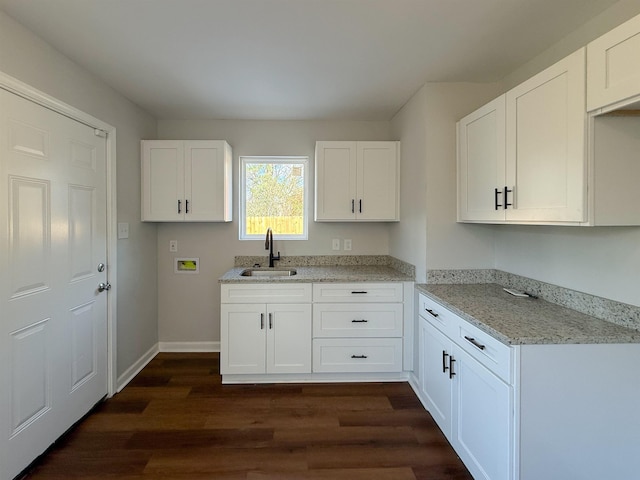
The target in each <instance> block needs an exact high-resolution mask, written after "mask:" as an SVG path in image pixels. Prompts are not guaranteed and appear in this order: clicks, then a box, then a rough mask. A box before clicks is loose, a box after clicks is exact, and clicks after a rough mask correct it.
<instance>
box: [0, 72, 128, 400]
mask: <svg viewBox="0 0 640 480" xmlns="http://www.w3.org/2000/svg"><path fill="white" fill-rule="evenodd" d="M0 88H2V89H4V90H6V91H8V92H11V93H13V94H15V95H18V96H20V97H22V98H25V99H26V100H29V101H31V102H33V103H36V104H38V105H41V106H43V107H45V108H48V109H49V110H52V111H54V112H56V113H59V114H60V115H64V116H65V117H68V118H70V119H72V120H75V121H77V122H80V123H83V124H85V125H87V126H88V127H91V128H94V129H97V130H101V131H103V132H104V133H105V134H106V167H107V171H106V177H107V178H106V180H107V266H108V269H107V281H108V282H109V283H111V290H110V291H109V294H108V295H107V395H108V396H109V397H111V396H113V395H114V394H115V393H116V392H117V373H118V372H117V358H116V352H117V348H116V339H117V332H116V327H117V308H116V307H117V298H118V294H117V293H118V282H117V278H118V276H117V273H118V270H117V269H118V262H117V260H118V243H117V235H116V233H117V231H118V230H117V203H116V128H115V127H114V126H112V125H109V124H108V123H106V122H103V121H102V120H99V119H97V118H95V117H93V116H92V115H89V114H88V113H85V112H83V111H81V110H78V109H77V108H75V107H72V106H71V105H68V104H66V103H64V102H61V101H60V100H58V99H56V98H54V97H52V96H50V95H47V94H46V93H44V92H42V91H40V90H38V89H36V88H33V87H32V86H30V85H28V84H26V83H24V82H22V81H20V80H18V79H16V78H14V77H11V76H10V75H7V74H5V73H4V72H2V71H0Z"/></svg>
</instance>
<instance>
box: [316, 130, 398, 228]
mask: <svg viewBox="0 0 640 480" xmlns="http://www.w3.org/2000/svg"><path fill="white" fill-rule="evenodd" d="M399 169H400V143H399V142H333V141H325V142H316V162H315V171H316V175H315V181H316V185H315V195H316V201H315V220H316V221H326V222H333V221H335V222H340V221H365V222H384V221H398V220H399V218H400V217H399V193H400V189H399V181H400V171H399Z"/></svg>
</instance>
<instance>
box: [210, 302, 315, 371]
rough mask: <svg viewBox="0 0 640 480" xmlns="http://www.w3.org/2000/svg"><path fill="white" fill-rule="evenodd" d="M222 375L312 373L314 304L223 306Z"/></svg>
mask: <svg viewBox="0 0 640 480" xmlns="http://www.w3.org/2000/svg"><path fill="white" fill-rule="evenodd" d="M221 313H222V318H221V328H222V335H221V338H222V341H223V342H224V344H223V345H222V346H221V356H220V372H221V373H222V374H223V375H224V374H236V373H240V374H241V373H310V372H311V348H310V343H311V305H310V304H295V303H294V304H286V303H285V304H223V305H222V308H221Z"/></svg>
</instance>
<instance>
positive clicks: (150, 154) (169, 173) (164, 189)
mask: <svg viewBox="0 0 640 480" xmlns="http://www.w3.org/2000/svg"><path fill="white" fill-rule="evenodd" d="M184 211H185V202H184V155H183V144H182V142H180V141H168V140H143V141H142V220H143V221H181V220H183V219H184Z"/></svg>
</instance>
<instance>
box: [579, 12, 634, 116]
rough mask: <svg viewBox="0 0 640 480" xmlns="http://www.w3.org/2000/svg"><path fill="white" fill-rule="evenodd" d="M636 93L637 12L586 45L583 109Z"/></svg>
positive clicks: (610, 103)
mask: <svg viewBox="0 0 640 480" xmlns="http://www.w3.org/2000/svg"><path fill="white" fill-rule="evenodd" d="M638 95H640V15H638V16H636V17H634V18H632V19H631V20H629V21H627V22H625V23H623V24H622V25H620V26H619V27H617V28H614V29H613V30H611V31H610V32H607V33H606V34H604V35H602V36H601V37H600V38H598V39H596V40H594V41H593V42H591V43H590V44H589V45H587V109H588V110H589V111H593V110H596V109H598V108H602V107H606V106H609V105H613V104H616V103H619V102H622V103H624V102H625V101H627V100H629V99H631V98H632V97H636V96H638Z"/></svg>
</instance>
